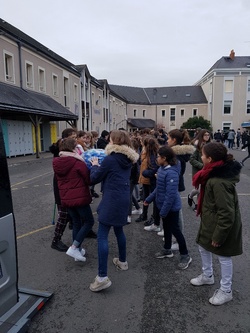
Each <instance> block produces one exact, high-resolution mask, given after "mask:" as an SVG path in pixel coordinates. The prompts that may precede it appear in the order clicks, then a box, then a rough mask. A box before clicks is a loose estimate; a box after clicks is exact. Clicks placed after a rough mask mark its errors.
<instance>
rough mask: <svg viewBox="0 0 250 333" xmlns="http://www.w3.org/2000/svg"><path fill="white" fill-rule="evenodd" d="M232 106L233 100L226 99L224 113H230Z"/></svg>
mask: <svg viewBox="0 0 250 333" xmlns="http://www.w3.org/2000/svg"><path fill="white" fill-rule="evenodd" d="M231 107H232V101H224V112H223V113H224V114H230V113H231Z"/></svg>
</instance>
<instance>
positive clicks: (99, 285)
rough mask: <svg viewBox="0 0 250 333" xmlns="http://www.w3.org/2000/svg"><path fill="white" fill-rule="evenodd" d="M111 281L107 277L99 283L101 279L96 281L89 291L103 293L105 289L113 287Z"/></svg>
mask: <svg viewBox="0 0 250 333" xmlns="http://www.w3.org/2000/svg"><path fill="white" fill-rule="evenodd" d="M111 284H112V283H111V281H110V279H109V278H108V277H106V278H105V279H104V280H103V281H101V282H100V281H99V277H98V275H97V277H96V278H95V279H94V281H93V283H91V284H90V286H89V289H90V290H91V291H101V290H103V289H107V288H108V287H110V286H111Z"/></svg>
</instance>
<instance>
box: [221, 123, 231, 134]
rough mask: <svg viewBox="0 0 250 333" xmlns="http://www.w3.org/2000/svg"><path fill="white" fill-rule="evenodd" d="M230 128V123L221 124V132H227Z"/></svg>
mask: <svg viewBox="0 0 250 333" xmlns="http://www.w3.org/2000/svg"><path fill="white" fill-rule="evenodd" d="M230 128H232V123H223V124H222V129H223V131H226V132H227V131H229V130H230Z"/></svg>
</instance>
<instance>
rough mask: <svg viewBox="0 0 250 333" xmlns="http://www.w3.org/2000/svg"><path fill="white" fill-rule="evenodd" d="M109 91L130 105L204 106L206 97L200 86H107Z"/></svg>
mask: <svg viewBox="0 0 250 333" xmlns="http://www.w3.org/2000/svg"><path fill="white" fill-rule="evenodd" d="M109 86H110V89H111V91H113V92H115V93H116V94H118V95H120V96H121V97H123V98H124V99H125V100H126V101H127V102H128V103H132V104H144V105H147V104H149V105H150V104H153V105H156V104H158V105H168V104H169V105H175V104H204V103H205V104H206V103H207V99H206V96H205V94H204V92H203V90H202V88H201V87H200V86H177V87H157V88H139V87H127V86H117V85H112V84H111V85H109Z"/></svg>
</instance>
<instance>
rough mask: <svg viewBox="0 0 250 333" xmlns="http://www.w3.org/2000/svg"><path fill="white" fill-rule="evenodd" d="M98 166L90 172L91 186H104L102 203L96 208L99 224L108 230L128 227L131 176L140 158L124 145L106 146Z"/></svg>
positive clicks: (93, 167)
mask: <svg viewBox="0 0 250 333" xmlns="http://www.w3.org/2000/svg"><path fill="white" fill-rule="evenodd" d="M105 153H106V155H107V156H106V157H105V158H104V160H103V161H102V163H101V165H100V166H97V165H94V166H92V167H91V170H90V179H91V183H92V184H97V183H100V182H103V184H102V189H103V195H102V200H101V202H100V204H99V206H98V208H97V213H98V219H99V222H101V223H103V224H105V225H110V226H123V225H125V224H126V223H127V217H128V213H129V207H130V174H131V167H132V163H136V161H137V160H138V158H139V155H138V154H137V153H136V152H135V151H134V150H133V149H132V148H130V147H128V146H125V145H121V146H119V145H115V144H108V145H107V147H106V148H105Z"/></svg>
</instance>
